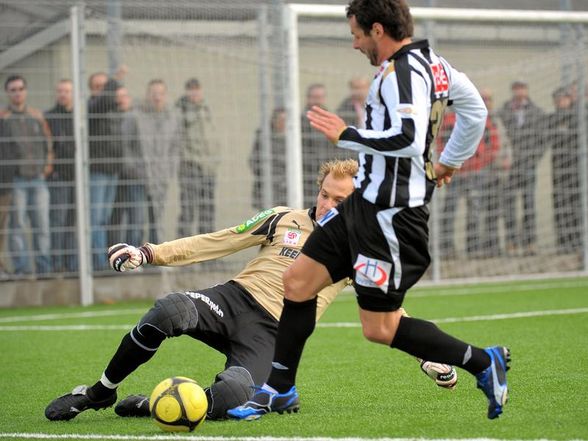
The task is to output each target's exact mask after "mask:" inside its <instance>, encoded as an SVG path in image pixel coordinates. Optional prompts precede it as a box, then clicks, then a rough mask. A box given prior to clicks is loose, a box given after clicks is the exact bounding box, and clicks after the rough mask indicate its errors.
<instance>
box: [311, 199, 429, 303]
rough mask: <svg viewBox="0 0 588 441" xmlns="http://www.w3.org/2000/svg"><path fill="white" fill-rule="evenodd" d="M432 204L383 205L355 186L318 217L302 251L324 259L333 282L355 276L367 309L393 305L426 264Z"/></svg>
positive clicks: (319, 260)
mask: <svg viewBox="0 0 588 441" xmlns="http://www.w3.org/2000/svg"><path fill="white" fill-rule="evenodd" d="M428 219H429V210H428V208H427V207H426V206H422V207H411V208H397V207H395V208H390V207H382V206H378V205H375V204H372V203H370V202H369V201H366V200H365V199H364V198H363V197H362V195H361V193H360V192H359V191H355V192H353V193H352V194H351V195H350V196H349V197H348V198H347V199H345V200H344V201H343V202H342V203H341V204H339V205H338V206H337V207H336V208H334V209H332V210H331V211H330V212H328V213H327V214H326V215H325V216H324V217H323V218H322V219H321V220H320V221H319V222H318V225H319V227H317V228H315V230H314V231H313V232H312V234H311V235H310V236H309V238H308V240H307V241H306V243H305V244H304V247H303V248H302V253H303V254H305V255H306V256H308V257H311V258H312V259H314V260H316V261H318V262H320V263H322V264H323V265H324V266H325V267H326V268H327V270H328V271H329V274H330V275H331V278H332V279H333V282H337V281H339V280H341V279H343V278H345V277H349V278H351V279H352V280H353V284H354V287H355V291H356V293H357V302H358V304H359V306H360V307H361V308H362V309H365V310H368V311H395V310H397V309H398V308H399V307H400V306H401V305H402V302H403V300H404V295H405V293H406V291H407V290H408V289H409V288H410V287H412V286H413V285H414V284H415V283H416V282H417V281H418V280H419V279H420V278H421V277H422V275H423V274H424V273H425V271H426V270H427V268H428V266H429V263H430V261H431V258H430V256H429V245H428V242H429V230H428V225H427V221H428Z"/></svg>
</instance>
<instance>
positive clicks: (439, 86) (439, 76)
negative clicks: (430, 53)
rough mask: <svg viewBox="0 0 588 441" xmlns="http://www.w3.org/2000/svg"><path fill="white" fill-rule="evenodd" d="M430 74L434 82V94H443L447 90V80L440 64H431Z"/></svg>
mask: <svg viewBox="0 0 588 441" xmlns="http://www.w3.org/2000/svg"><path fill="white" fill-rule="evenodd" d="M431 72H432V73H433V79H434V80H435V93H443V92H447V91H448V90H449V80H448V79H447V74H446V73H445V69H444V68H443V65H442V64H441V63H438V64H431Z"/></svg>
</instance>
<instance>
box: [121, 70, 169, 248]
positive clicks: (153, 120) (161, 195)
mask: <svg viewBox="0 0 588 441" xmlns="http://www.w3.org/2000/svg"><path fill="white" fill-rule="evenodd" d="M180 130H181V126H180V121H179V118H178V116H177V114H176V112H175V111H174V110H173V109H170V108H169V106H168V94H167V86H166V84H165V83H164V82H163V80H160V79H154V80H151V81H150V82H149V84H148V85H147V100H146V102H145V104H144V105H143V106H141V107H140V108H139V109H138V110H137V112H136V125H135V128H134V130H132V131H130V132H129V134H128V135H127V136H128V137H129V138H130V139H138V140H139V143H140V148H141V156H142V158H143V161H144V163H145V177H146V183H147V186H146V188H147V196H148V199H149V207H148V208H149V213H148V214H149V225H150V229H149V239H148V240H149V242H152V243H158V242H160V241H162V240H165V239H164V237H163V236H164V225H163V222H162V221H163V218H164V216H165V213H166V210H165V209H164V207H165V204H166V201H167V193H168V190H169V183H170V181H171V180H172V179H173V178H175V177H176V174H177V171H178V156H179V146H180V138H181V131H180Z"/></svg>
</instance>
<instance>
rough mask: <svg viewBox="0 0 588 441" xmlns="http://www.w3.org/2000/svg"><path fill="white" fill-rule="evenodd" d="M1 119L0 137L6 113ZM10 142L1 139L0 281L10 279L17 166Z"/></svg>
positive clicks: (2, 132)
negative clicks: (10, 228)
mask: <svg viewBox="0 0 588 441" xmlns="http://www.w3.org/2000/svg"><path fill="white" fill-rule="evenodd" d="M0 115H2V117H0V135H3V134H4V127H3V125H4V123H3V119H4V113H1V114H0ZM10 148H11V143H10V142H9V140H7V139H4V138H3V137H0V280H3V279H8V278H9V277H10V273H9V264H8V262H7V253H6V251H7V250H6V238H7V237H8V231H7V228H8V220H9V219H10V207H11V206H12V181H13V180H14V173H15V165H14V164H12V163H11V162H10V158H11V155H12V152H11V149H10Z"/></svg>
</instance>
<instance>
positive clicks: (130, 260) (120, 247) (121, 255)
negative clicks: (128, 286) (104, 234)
mask: <svg viewBox="0 0 588 441" xmlns="http://www.w3.org/2000/svg"><path fill="white" fill-rule="evenodd" d="M108 262H109V264H110V267H111V268H112V269H113V270H115V271H118V272H124V271H127V270H134V269H137V268H139V267H140V266H141V265H143V264H144V263H145V262H147V258H146V257H145V255H144V254H143V252H142V251H141V250H140V249H139V248H137V247H134V246H132V245H128V244H126V243H117V244H116V245H112V246H111V247H110V248H108Z"/></svg>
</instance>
